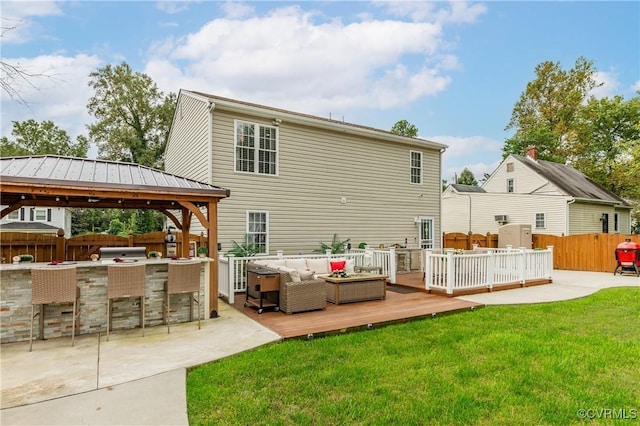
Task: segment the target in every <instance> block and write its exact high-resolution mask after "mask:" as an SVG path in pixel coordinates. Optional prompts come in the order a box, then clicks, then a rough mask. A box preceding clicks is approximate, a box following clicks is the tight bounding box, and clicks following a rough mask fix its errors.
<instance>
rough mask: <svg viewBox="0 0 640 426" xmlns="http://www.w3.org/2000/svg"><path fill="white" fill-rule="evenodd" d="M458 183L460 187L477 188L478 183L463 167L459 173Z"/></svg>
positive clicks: (470, 172) (471, 173) (469, 171)
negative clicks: (470, 186)
mask: <svg viewBox="0 0 640 426" xmlns="http://www.w3.org/2000/svg"><path fill="white" fill-rule="evenodd" d="M458 183H459V184H461V185H473V186H478V181H477V180H476V178H475V176H473V172H472V171H471V170H469V169H468V168H467V167H465V168H464V170H462V173H460V177H459V178H458Z"/></svg>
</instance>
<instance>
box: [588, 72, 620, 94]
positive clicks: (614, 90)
mask: <svg viewBox="0 0 640 426" xmlns="http://www.w3.org/2000/svg"><path fill="white" fill-rule="evenodd" d="M593 77H594V79H595V81H596V83H597V84H598V87H594V88H593V89H592V90H591V92H590V93H589V94H590V95H592V96H594V97H596V98H597V99H601V98H606V97H611V96H615V95H618V94H620V90H619V89H620V82H619V81H618V76H617V74H616V72H615V71H596V72H595V75H594V76H593Z"/></svg>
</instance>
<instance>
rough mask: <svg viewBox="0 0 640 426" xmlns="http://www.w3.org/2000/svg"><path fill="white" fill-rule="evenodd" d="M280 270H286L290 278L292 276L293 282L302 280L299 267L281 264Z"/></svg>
mask: <svg viewBox="0 0 640 426" xmlns="http://www.w3.org/2000/svg"><path fill="white" fill-rule="evenodd" d="M278 271H280V272H286V273H287V274H289V278H291V282H292V283H299V282H300V272H298V270H297V269H293V268H288V267H286V266H280V267H278Z"/></svg>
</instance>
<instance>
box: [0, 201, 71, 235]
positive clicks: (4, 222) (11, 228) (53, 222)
mask: <svg viewBox="0 0 640 426" xmlns="http://www.w3.org/2000/svg"><path fill="white" fill-rule="evenodd" d="M5 207H6V206H2V207H1V208H5ZM58 229H63V230H64V235H65V236H66V237H67V238H69V237H70V236H71V213H70V211H69V210H68V209H66V208H64V207H21V208H19V209H17V210H14V211H12V212H11V213H9V214H8V215H7V216H5V217H3V218H2V219H0V230H1V231H5V232H30V233H38V234H54V235H55V234H57V232H58Z"/></svg>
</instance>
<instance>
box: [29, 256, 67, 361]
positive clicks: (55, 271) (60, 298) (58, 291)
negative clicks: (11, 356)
mask: <svg viewBox="0 0 640 426" xmlns="http://www.w3.org/2000/svg"><path fill="white" fill-rule="evenodd" d="M76 276H77V274H76V267H75V266H55V267H51V268H33V269H32V270H31V331H30V333H29V352H31V350H32V349H33V319H34V317H35V314H34V308H35V305H40V338H41V339H44V305H48V304H52V303H73V328H72V331H71V346H74V345H75V340H76V316H77V314H78V299H79V297H80V288H79V287H78V283H77V279H76Z"/></svg>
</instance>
